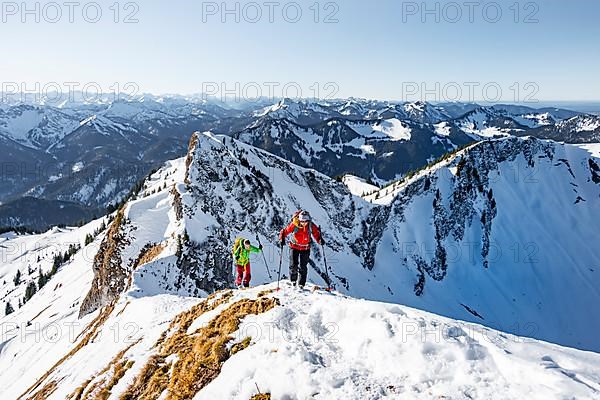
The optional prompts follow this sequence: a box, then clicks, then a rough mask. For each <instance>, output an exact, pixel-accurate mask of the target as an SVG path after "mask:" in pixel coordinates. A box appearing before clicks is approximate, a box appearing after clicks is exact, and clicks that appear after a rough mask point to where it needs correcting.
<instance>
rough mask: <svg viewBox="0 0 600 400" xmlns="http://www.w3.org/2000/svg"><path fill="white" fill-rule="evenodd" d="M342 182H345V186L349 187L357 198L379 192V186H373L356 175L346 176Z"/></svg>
mask: <svg viewBox="0 0 600 400" xmlns="http://www.w3.org/2000/svg"><path fill="white" fill-rule="evenodd" d="M342 182H344V185H346V186H347V187H348V190H350V193H352V194H353V195H355V196H361V197H362V196H364V195H367V194H369V193H372V192H374V191H377V190H379V188H378V187H377V186H375V185H372V184H370V183H368V182H367V181H365V180H364V179H362V178H359V177H357V176H354V175H344V177H343V178H342Z"/></svg>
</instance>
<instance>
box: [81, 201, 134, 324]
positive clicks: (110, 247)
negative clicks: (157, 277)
mask: <svg viewBox="0 0 600 400" xmlns="http://www.w3.org/2000/svg"><path fill="white" fill-rule="evenodd" d="M126 224H127V223H126V220H125V217H124V209H120V210H119V211H118V212H117V214H116V216H115V219H114V220H113V222H112V223H111V225H110V227H109V228H108V231H107V233H106V236H105V237H104V240H103V241H102V243H101V244H100V248H99V250H98V253H96V256H95V257H94V264H93V270H94V280H93V281H92V287H91V288H90V291H89V292H88V294H87V296H86V297H85V298H84V299H83V302H82V303H81V306H80V308H79V317H80V318H81V317H82V316H84V315H87V314H89V313H91V312H94V311H96V310H97V309H98V308H100V307H102V306H105V305H107V304H110V303H112V302H113V301H114V300H115V299H116V298H117V297H118V296H119V295H120V294H121V293H122V292H123V291H124V290H125V288H126V287H127V284H128V280H129V271H128V268H127V267H126V266H124V265H123V263H122V259H121V252H122V250H123V248H124V247H125V246H127V244H129V241H128V239H127V228H126Z"/></svg>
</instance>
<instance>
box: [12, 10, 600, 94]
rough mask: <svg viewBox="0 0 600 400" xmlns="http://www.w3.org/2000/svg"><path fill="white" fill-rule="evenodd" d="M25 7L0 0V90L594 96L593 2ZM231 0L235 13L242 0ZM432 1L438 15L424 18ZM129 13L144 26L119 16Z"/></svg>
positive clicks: (597, 88)
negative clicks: (12, 86)
mask: <svg viewBox="0 0 600 400" xmlns="http://www.w3.org/2000/svg"><path fill="white" fill-rule="evenodd" d="M19 3H20V2H18V3H13V4H16V5H17V6H18V8H19V9H18V10H14V9H6V7H7V6H6V5H5V4H6V3H3V5H2V7H3V10H2V11H3V14H2V16H1V18H2V21H1V22H0V34H1V36H2V40H1V41H0V51H1V54H2V55H3V56H2V60H1V61H0V76H1V77H2V79H1V81H2V82H3V84H4V83H6V82H16V83H19V84H22V83H27V85H28V86H27V87H28V88H32V87H34V86H33V85H35V83H39V84H40V85H42V86H43V85H47V84H48V83H49V82H56V83H58V84H59V85H61V86H63V83H65V82H78V83H79V84H80V85H84V84H87V83H90V82H96V83H98V84H99V85H100V86H101V87H102V88H103V90H106V91H108V90H109V89H108V88H111V87H114V86H113V85H114V83H119V84H121V85H123V84H125V83H126V82H135V84H136V85H137V87H139V89H140V90H141V91H144V92H152V93H185V94H187V93H198V92H201V91H202V90H203V89H205V90H206V89H207V88H209V89H210V90H211V91H213V92H214V94H215V95H217V96H219V95H221V96H223V95H224V94H225V92H226V91H231V92H235V93H236V94H237V95H244V94H245V95H249V96H252V95H253V94H262V95H265V96H266V95H269V94H273V95H275V96H279V95H285V94H288V95H290V96H291V97H294V94H296V93H298V92H300V93H299V94H300V95H301V96H302V97H312V95H313V94H318V95H319V96H320V97H327V96H331V95H334V96H335V97H348V96H355V97H366V98H379V99H394V100H412V99H415V98H422V99H425V100H432V101H443V100H454V99H456V97H457V96H458V94H459V93H460V94H462V96H461V99H462V100H496V98H497V97H498V96H500V98H499V99H498V100H502V101H521V102H522V101H525V102H527V101H530V100H599V99H600V79H599V78H598V72H597V70H598V65H600V24H598V16H599V15H600V2H598V1H596V0H587V1H584V0H575V1H557V0H541V1H536V2H528V1H521V2H516V1H513V0H508V1H498V2H472V3H473V5H472V6H471V8H469V6H467V5H465V2H463V1H459V2H444V1H443V2H434V1H427V2H424V3H423V2H421V1H417V2H403V1H398V0H397V1H393V0H380V1H364V0H363V1H358V0H344V1H338V2H335V3H333V2H328V1H322V2H318V3H317V2H315V1H314V0H311V1H296V2H288V1H281V2H272V4H273V5H272V6H270V7H271V8H269V6H268V5H266V4H265V3H266V2H263V1H258V2H256V3H253V5H248V4H249V2H240V3H238V6H237V8H238V12H237V13H235V12H234V13H233V14H226V15H223V13H222V11H223V3H222V2H220V1H219V2H200V1H183V0H174V1H169V2H167V1H156V0H151V1H147V0H145V1H144V2H141V1H140V2H139V3H137V5H135V6H132V5H131V4H128V3H127V1H124V2H121V3H117V4H118V5H119V7H118V8H119V9H120V13H119V15H118V17H117V20H118V21H119V22H118V23H115V22H114V19H115V17H116V15H115V12H114V9H111V8H110V7H111V4H114V3H115V1H114V0H110V1H98V4H100V9H101V10H102V16H101V17H99V22H97V23H91V22H89V21H91V20H93V19H94V18H95V16H96V14H95V11H96V8H95V7H92V6H90V5H89V3H86V2H85V1H83V2H81V3H80V6H79V7H76V8H74V9H73V19H74V22H73V23H70V22H69V15H68V11H69V9H68V8H67V7H64V6H61V8H60V11H61V13H62V17H61V18H60V19H59V20H58V22H55V23H52V22H51V21H52V20H53V19H55V18H56V16H57V15H58V14H57V13H56V9H54V8H52V7H50V6H48V8H45V9H42V8H43V7H44V4H47V3H44V2H42V3H41V4H40V6H38V10H36V9H35V8H34V4H35V3H34V2H28V3H27V4H28V7H29V8H30V10H34V11H33V12H32V13H30V14H25V15H24V14H23V12H24V10H23V9H22V8H21V5H20V4H19ZM58 3H59V4H63V3H62V2H58ZM226 3H227V4H226V6H227V8H228V9H230V10H235V7H236V2H234V1H228V2H226ZM134 4H136V3H134ZM436 4H437V6H436ZM256 5H258V7H256ZM424 5H425V7H426V8H427V9H429V10H434V12H433V13H429V14H424V12H425V9H424V7H423V6H424ZM84 6H86V14H85V18H87V21H86V19H85V18H84V12H83V7H84ZM457 6H458V7H457ZM435 7H437V11H436V8H435ZM258 9H260V11H261V12H262V17H260V18H257V17H256V15H257V14H256V10H258ZM298 9H300V10H302V16H301V17H298V18H297V17H296V15H297V14H296V12H297V10H298ZM315 9H319V14H318V17H317V15H316V14H315ZM269 10H273V22H271V21H269ZM284 10H285V12H284ZM498 10H500V11H501V13H502V15H501V16H498V14H497V12H498ZM516 10H519V12H518V14H516ZM458 11H460V12H461V13H462V16H461V17H458V14H457V12H458ZM470 11H472V15H469V13H470ZM131 13H133V18H134V19H137V20H138V22H137V23H124V19H125V17H126V16H127V15H128V14H131ZM36 16H37V17H39V18H40V21H39V23H38V22H36V21H35V17H36ZM236 16H238V18H239V19H240V22H236V21H235V18H236ZM327 16H330V18H329V19H330V20H332V23H325V19H326V17H327ZM436 17H437V18H439V22H436ZM23 18H24V19H25V21H22V19H23ZM223 18H225V22H223V21H222V19H223ZM315 18H317V21H315ZM423 18H425V21H423V20H422V19H423ZM295 19H297V20H298V21H297V22H292V21H293V20H295ZM253 20H257V22H252V21H253ZM335 20H337V22H335ZM453 20H454V21H456V22H452V21H453ZM494 20H497V21H496V22H493V21H494ZM536 21H537V22H536ZM284 87H285V88H287V90H284ZM317 88H319V90H318V92H317V91H316V89H317ZM484 88H485V89H484Z"/></svg>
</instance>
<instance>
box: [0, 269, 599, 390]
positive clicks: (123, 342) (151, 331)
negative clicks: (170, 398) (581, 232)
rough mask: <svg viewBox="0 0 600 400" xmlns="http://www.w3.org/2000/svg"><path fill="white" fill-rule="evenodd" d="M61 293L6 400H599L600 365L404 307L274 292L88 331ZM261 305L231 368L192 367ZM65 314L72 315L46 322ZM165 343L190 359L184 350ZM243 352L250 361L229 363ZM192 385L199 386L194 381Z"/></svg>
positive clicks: (592, 357)
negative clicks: (261, 397)
mask: <svg viewBox="0 0 600 400" xmlns="http://www.w3.org/2000/svg"><path fill="white" fill-rule="evenodd" d="M57 279H59V278H58V277H57ZM61 280H62V283H64V286H63V287H61V288H59V289H58V290H59V292H58V293H59V294H60V295H61V297H64V300H65V301H64V304H54V303H53V304H51V305H50V307H49V308H48V309H46V311H45V312H44V314H45V315H44V314H42V316H40V317H38V320H39V321H40V322H39V323H40V325H39V326H38V325H37V323H36V324H34V325H32V326H30V327H28V332H29V334H28V335H27V336H25V337H19V336H15V337H14V338H13V339H12V340H9V341H8V342H4V343H3V346H2V352H1V353H0V359H1V360H2V361H3V362H5V360H8V359H10V360H11V368H10V369H3V370H2V371H0V383H2V395H3V398H17V397H18V396H20V395H22V394H24V395H25V397H23V398H32V396H34V395H36V394H37V395H38V396H39V395H40V394H41V393H43V394H41V395H42V396H43V398H45V399H60V400H62V399H66V398H72V397H73V396H76V395H77V394H79V395H80V396H81V395H83V397H81V398H84V399H89V398H95V397H96V396H105V397H102V398H108V399H118V398H121V396H123V395H125V394H126V393H136V390H134V389H132V388H137V390H146V392H145V393H146V396H147V397H144V398H167V397H165V396H166V395H167V393H170V394H174V393H180V394H181V393H190V394H192V395H193V394H194V393H195V395H193V398H194V399H207V398H211V399H240V400H241V399H249V398H251V397H252V396H253V395H255V394H257V393H258V392H259V390H260V392H261V393H270V394H271V398H274V399H283V398H287V399H306V398H317V399H332V398H344V399H361V400H362V399H379V398H394V399H395V398H411V399H430V398H445V397H446V398H471V399H522V398H528V399H562V398H567V397H568V398H589V399H594V398H598V392H599V390H600V384H599V383H598V377H599V376H600V355H598V354H595V353H587V352H582V351H579V350H573V349H568V348H563V347H560V346H556V345H552V344H548V343H544V342H539V341H536V340H532V339H526V338H522V337H517V336H513V335H509V334H505V333H502V332H498V331H494V330H492V329H489V328H485V327H483V326H481V325H477V324H471V323H465V322H461V321H456V320H451V319H447V318H443V317H439V316H436V315H433V314H429V313H426V312H423V311H419V310H416V309H412V308H409V307H405V306H400V305H392V304H385V303H376V302H368V301H363V300H356V299H351V298H348V297H345V296H342V295H340V294H337V293H333V294H329V293H324V292H321V291H317V292H313V293H311V292H310V291H307V292H304V293H298V292H296V291H295V290H293V289H291V288H290V287H289V284H288V283H287V282H283V283H282V287H283V289H282V290H281V291H279V292H272V290H273V289H274V288H275V286H276V285H275V284H270V285H267V286H260V287H257V288H254V289H252V290H248V291H235V292H233V293H231V292H221V293H219V294H217V296H214V297H212V298H211V299H209V300H205V301H201V300H200V299H190V298H185V297H177V296H170V295H156V296H148V297H143V298H138V297H137V296H131V295H125V296H123V297H122V298H121V299H120V300H119V301H118V302H117V303H116V304H115V305H114V306H113V307H110V308H108V309H105V310H103V311H102V312H101V313H99V314H97V315H93V316H89V317H86V318H84V319H83V320H79V321H77V320H74V319H73V317H72V314H71V315H69V314H67V313H65V312H64V310H65V309H66V308H67V303H66V301H67V300H71V299H72V298H73V297H75V296H74V295H70V296H69V293H73V292H74V289H77V288H83V285H82V283H83V280H81V279H79V280H72V281H65V280H64V279H63V278H62V277H61ZM311 289H312V286H309V290H311ZM270 291H271V293H269V292H270ZM265 293H266V295H265ZM258 302H262V303H263V304H269V302H276V303H275V304H274V307H273V306H270V308H269V307H265V308H264V309H263V310H264V311H259V310H260V308H259V309H258V310H257V311H255V312H257V315H252V314H254V312H252V313H251V314H250V315H246V314H243V313H241V312H240V311H241V310H240V309H239V308H238V309H237V310H238V311H237V314H233V318H235V316H236V315H239V318H240V324H239V325H238V326H237V327H232V328H230V329H231V331H230V332H227V331H225V332H227V333H226V334H225V335H224V336H223V338H228V339H225V341H224V342H223V343H222V344H217V346H218V348H220V350H219V351H220V354H221V355H220V358H221V360H222V361H221V362H220V363H218V364H209V365H208V367H210V368H211V369H210V370H209V371H211V372H210V374H209V373H207V372H208V371H207V369H206V368H205V367H203V366H202V364H197V363H193V364H188V363H189V360H188V359H185V360H184V357H186V356H187V355H192V356H194V357H199V358H200V360H202V358H201V357H203V353H201V352H200V351H201V350H200V349H202V348H203V346H205V343H206V342H209V343H210V340H211V339H210V337H208V336H206V334H207V332H208V331H211V329H212V328H211V326H212V324H213V323H214V322H213V321H223V322H225V323H228V322H226V321H231V320H232V317H228V316H227V314H228V313H230V312H231V310H234V309H236V307H237V306H240V305H241V304H246V305H249V306H252V305H253V304H256V303H258ZM203 304H204V305H203ZM28 307H29V308H30V309H33V307H37V308H40V307H42V304H34V303H31V305H28ZM198 307H200V309H199V308H198ZM203 308H204V309H206V311H204V312H199V311H198V310H201V309H203ZM54 311H62V312H61V313H60V314H58V315H56V314H51V315H53V317H52V318H49V317H48V315H49V314H50V313H53V312H54ZM19 317H20V318H23V315H20V316H19ZM92 317H94V319H93V320H92ZM15 321H17V320H16V319H15ZM50 321H51V322H50ZM94 322H95V324H94ZM88 324H89V325H88ZM56 326H61V327H65V326H66V327H69V329H70V332H71V333H72V336H70V335H67V334H66V332H61V333H62V334H55V335H54V336H53V337H52V341H50V340H39V341H36V340H35V335H36V334H38V335H40V337H42V335H50V332H58V331H54V330H53V328H52V327H56ZM86 326H87V328H84V327H86ZM217 326H221V325H217ZM223 326H225V325H223ZM358 327H360V328H358ZM223 329H226V328H223ZM221 334H223V332H221ZM77 335H81V336H77ZM86 335H90V336H89V337H88V336H86ZM69 336H70V337H71V339H70V340H69V339H68V338H69ZM74 338H76V339H74ZM168 338H175V339H174V341H175V343H178V342H179V343H185V342H186V341H187V342H189V343H190V344H191V345H192V347H191V348H190V349H188V350H183V349H178V347H177V346H173V345H170V344H169V341H168V340H169V339H168ZM86 339H87V340H86ZM244 341H246V345H244V346H247V347H244V346H242V347H241V348H240V349H239V350H237V351H236V352H234V351H232V347H233V346H234V345H236V344H238V343H243V342H244ZM84 343H85V344H84ZM65 354H67V355H68V356H67V357H63V356H64V355H65ZM57 361H58V362H57ZM184 362H185V364H184ZM153 365H158V366H160V367H162V368H166V371H168V372H169V374H168V375H167V377H166V380H162V381H161V380H153V382H154V383H152V384H150V379H151V377H158V376H160V373H159V371H160V370H156V368H155V367H153ZM52 366H54V367H53V368H52ZM215 368H218V370H216V372H215ZM45 372H46V373H45ZM187 374H192V376H193V375H194V374H195V375H196V376H197V378H195V379H194V380H193V381H190V380H187V379H186V378H185V377H186V375H187ZM39 377H41V378H42V379H39V380H38V381H37V382H36V379H37V378H39ZM155 379H156V378H155ZM9 382H10V384H9ZM34 382H35V384H34ZM175 388H176V389H175ZM138 393H139V392H138ZM149 393H153V394H152V395H150V394H149ZM160 394H162V395H160ZM129 396H131V395H129ZM440 396H445V397H440ZM129 398H131V397H129ZM134 398H137V397H134ZM188 398H192V397H188Z"/></svg>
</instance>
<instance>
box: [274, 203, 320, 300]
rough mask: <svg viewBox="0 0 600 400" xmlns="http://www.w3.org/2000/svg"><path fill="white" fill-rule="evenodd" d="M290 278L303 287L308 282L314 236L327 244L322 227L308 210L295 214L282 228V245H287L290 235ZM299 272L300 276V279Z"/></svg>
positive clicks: (280, 234)
mask: <svg viewBox="0 0 600 400" xmlns="http://www.w3.org/2000/svg"><path fill="white" fill-rule="evenodd" d="M290 235H291V238H290V249H291V250H290V252H291V254H290V280H291V281H292V284H293V285H294V286H296V283H297V284H298V285H299V286H300V287H301V288H303V287H304V285H305V284H306V274H307V273H308V268H307V265H308V260H309V258H310V244H311V241H312V238H314V239H315V241H316V242H317V243H319V244H325V243H324V241H323V238H322V237H321V230H320V228H319V227H318V226H317V225H315V224H314V223H313V222H312V220H311V217H310V214H309V213H308V212H307V211H300V212H298V213H296V215H294V218H293V219H292V222H291V223H290V224H289V225H288V226H287V227H285V228H284V229H282V230H281V232H280V233H279V240H280V241H281V247H282V248H283V246H284V245H285V239H286V237H287V236H290ZM298 272H300V278H299V279H298Z"/></svg>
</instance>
